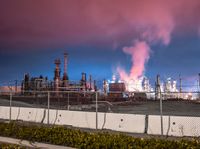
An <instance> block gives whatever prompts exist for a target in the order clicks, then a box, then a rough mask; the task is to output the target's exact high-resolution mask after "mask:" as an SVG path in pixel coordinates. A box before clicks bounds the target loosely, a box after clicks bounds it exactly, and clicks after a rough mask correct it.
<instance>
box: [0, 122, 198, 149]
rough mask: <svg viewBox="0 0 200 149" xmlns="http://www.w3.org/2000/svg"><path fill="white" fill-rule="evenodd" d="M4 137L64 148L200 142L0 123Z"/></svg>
mask: <svg viewBox="0 0 200 149" xmlns="http://www.w3.org/2000/svg"><path fill="white" fill-rule="evenodd" d="M0 134H1V135H2V136H8V137H15V138H18V139H25V140H29V141H33V142H34V141H37V142H44V143H51V144H55V145H65V146H71V147H75V148H81V149H94V148H95V149H135V148H136V149H140V148H141V149H169V148H170V149H189V148H192V149H197V148H200V142H199V140H197V139H193V140H179V141H178V140H164V139H155V138H152V139H143V138H134V137H131V136H126V135H124V134H120V133H118V134H112V133H108V132H84V131H80V130H78V129H69V128H65V127H62V126H51V127H47V126H36V125H25V124H19V123H15V122H11V123H0Z"/></svg>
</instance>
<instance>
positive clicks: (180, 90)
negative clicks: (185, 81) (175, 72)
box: [179, 74, 182, 93]
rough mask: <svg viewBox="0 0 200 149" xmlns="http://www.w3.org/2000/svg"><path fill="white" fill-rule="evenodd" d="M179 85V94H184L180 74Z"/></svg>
mask: <svg viewBox="0 0 200 149" xmlns="http://www.w3.org/2000/svg"><path fill="white" fill-rule="evenodd" d="M179 83H180V84H179V85H180V88H179V92H180V93H181V92H182V79H181V75H180V74H179Z"/></svg>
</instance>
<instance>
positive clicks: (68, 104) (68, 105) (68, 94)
mask: <svg viewBox="0 0 200 149" xmlns="http://www.w3.org/2000/svg"><path fill="white" fill-rule="evenodd" d="M67 110H68V111H69V92H68V94H67Z"/></svg>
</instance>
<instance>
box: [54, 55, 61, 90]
mask: <svg viewBox="0 0 200 149" xmlns="http://www.w3.org/2000/svg"><path fill="white" fill-rule="evenodd" d="M54 64H55V65H56V68H55V71H54V85H55V90H56V91H58V87H59V83H60V59H56V60H55V62H54Z"/></svg>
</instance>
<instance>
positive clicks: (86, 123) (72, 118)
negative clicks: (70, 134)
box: [0, 106, 200, 136]
mask: <svg viewBox="0 0 200 149" xmlns="http://www.w3.org/2000/svg"><path fill="white" fill-rule="evenodd" d="M11 111H12V113H11V118H12V120H23V121H31V122H37V123H47V119H48V110H47V109H39V108H25V107H12V109H11ZM0 118H1V119H9V118H10V107H5V106H0ZM49 123H50V124H56V125H71V126H74V127H81V128H91V129H95V128H96V113H95V112H83V111H67V110H54V109H50V110H49ZM98 129H110V130H114V131H121V132H131V133H144V132H145V131H146V130H147V133H148V134H154V135H160V134H161V120H160V116H159V115H149V116H148V118H147V117H146V116H145V115H139V114H120V113H102V112H99V113H98ZM163 134H164V135H168V136H200V117H184V116H163Z"/></svg>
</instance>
